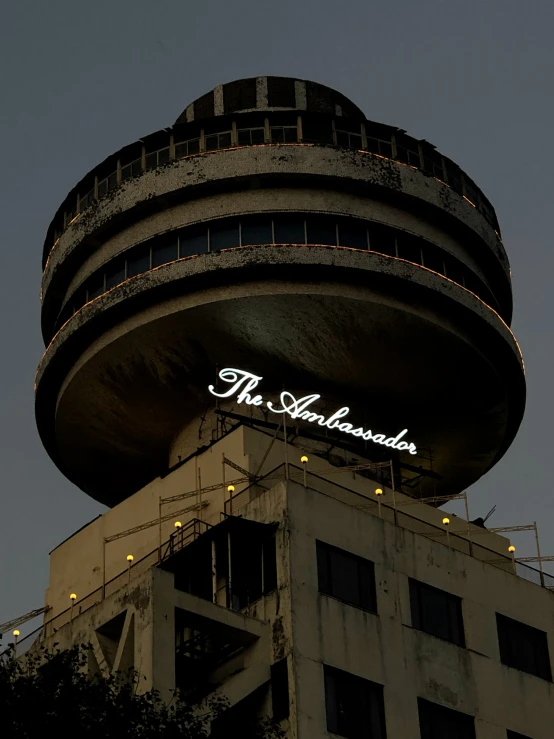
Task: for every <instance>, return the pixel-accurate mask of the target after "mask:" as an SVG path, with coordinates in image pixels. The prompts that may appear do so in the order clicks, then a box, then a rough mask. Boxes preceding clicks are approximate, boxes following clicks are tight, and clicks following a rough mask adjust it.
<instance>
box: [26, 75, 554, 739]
mask: <svg viewBox="0 0 554 739" xmlns="http://www.w3.org/2000/svg"><path fill="white" fill-rule="evenodd" d="M43 265H44V275H43V288H42V301H43V303H42V306H43V310H42V326H43V333H44V338H45V343H46V346H47V348H46V352H45V354H44V357H43V359H42V361H41V364H40V366H39V370H38V373H37V385H36V415H37V423H38V427H39V432H40V434H41V438H42V440H43V443H44V445H45V447H46V449H47V451H48V453H49V454H50V456H51V457H52V459H53V461H54V462H55V463H56V464H57V465H58V467H59V468H60V470H61V471H62V472H63V473H64V474H65V475H66V476H67V477H68V478H69V479H70V480H72V481H73V482H74V483H75V484H76V485H77V486H78V487H80V488H81V489H82V490H83V491H84V492H86V493H87V494H89V495H91V496H93V497H94V498H96V499H97V500H99V501H101V502H103V503H105V504H106V505H108V506H109V508H110V510H109V511H108V512H106V513H105V514H103V515H102V516H100V517H99V518H97V519H96V520H94V521H93V522H91V523H90V524H89V525H88V526H86V527H85V528H84V529H82V530H80V531H78V532H76V533H75V534H74V535H73V536H71V537H70V538H69V539H68V540H67V541H65V542H63V543H62V544H60V545H59V547H57V548H56V549H55V550H54V551H53V552H52V553H51V578H50V585H49V589H48V591H47V594H46V602H47V604H48V606H49V610H48V612H47V614H46V617H45V624H44V626H43V629H42V632H41V639H42V640H43V641H46V643H52V642H53V641H54V640H55V641H57V642H59V643H61V644H62V645H70V644H72V643H75V642H79V641H86V642H91V643H92V645H93V648H92V650H91V653H90V669H91V671H93V672H94V671H101V672H104V673H109V672H110V671H112V670H122V669H125V668H128V667H131V666H132V667H135V668H136V669H138V670H139V671H141V672H142V673H143V674H144V675H145V676H146V678H147V681H146V683H145V684H146V685H149V686H152V687H156V688H157V689H159V690H160V691H162V694H166V695H169V694H170V691H171V690H172V689H174V688H175V687H176V686H177V687H179V688H180V689H182V690H184V691H185V692H187V694H188V695H189V696H190V697H191V699H192V700H195V701H196V700H197V701H200V700H202V698H205V697H206V696H209V695H212V694H214V693H216V692H217V693H221V694H224V695H225V696H226V697H227V699H228V701H229V705H230V708H229V710H228V711H227V712H226V714H225V716H224V717H223V718H222V720H221V723H220V725H219V726H216V727H214V735H215V733H216V732H217V733H221V735H225V736H230V735H238V734H233V733H232V732H235V733H236V732H237V731H239V730H240V726H241V723H242V722H244V720H245V717H246V716H254V715H272V716H273V717H274V718H275V719H276V720H278V721H280V722H281V725H282V726H283V728H284V729H285V730H286V732H287V734H288V736H290V737H298V738H299V739H302V737H310V739H312V738H315V737H327V736H333V735H338V736H344V737H379V738H381V737H385V736H387V737H389V739H391V738H392V739H396V738H398V739H400V738H401V737H402V739H405V738H407V737H414V739H415V737H419V736H421V737H423V739H426V738H427V737H429V738H432V739H434V738H435V737H442V736H448V737H451V736H452V737H460V739H465V738H466V737H477V738H478V739H485V737H487V738H488V737H491V738H492V739H496V738H498V739H500V737H506V736H508V737H512V738H513V737H518V736H528V737H533V738H535V739H543V738H544V739H546V737H547V736H550V734H551V730H550V727H551V725H552V723H553V719H554V702H553V696H552V692H551V691H552V676H551V671H550V660H549V652H548V643H549V642H551V641H552V639H553V638H554V637H553V629H554V621H553V619H552V616H551V613H552V608H551V606H552V604H551V598H552V593H551V592H550V589H549V582H547V579H548V578H546V576H545V575H544V574H543V573H542V571H541V572H539V571H535V570H533V569H531V568H529V567H523V566H522V565H519V564H518V563H517V562H516V560H515V558H514V554H513V552H510V551H509V550H508V547H509V544H510V542H509V540H508V539H506V538H505V537H503V536H500V535H498V534H497V533H494V532H491V531H487V530H486V529H485V528H484V527H483V526H482V525H478V523H471V522H470V521H469V520H462V519H460V518H456V517H450V518H448V517H445V515H444V513H443V512H442V511H440V510H439V506H440V505H441V504H442V503H444V502H445V501H447V500H451V499H452V498H456V497H459V496H460V494H461V493H462V492H463V490H464V489H465V487H466V486H467V485H470V484H471V483H473V482H475V481H476V480H477V479H479V478H480V477H481V476H482V475H483V474H485V473H486V471H487V470H488V469H490V467H492V466H493V465H494V464H495V463H496V462H497V461H498V460H499V459H500V458H501V456H502V455H503V454H504V452H505V451H506V449H507V448H508V447H509V445H510V443H511V442H512V440H513V438H514V436H515V434H516V432H517V429H518V427H519V424H520V422H521V418H522V415H523V408H524V403H525V381H524V371H523V361H522V358H521V353H520V351H519V347H518V345H517V341H516V340H515V337H514V336H513V334H512V332H511V331H510V328H509V323H510V319H511V311H512V297H511V285H510V270H509V264H508V260H507V257H506V254H505V251H504V248H503V245H502V241H501V237H500V231H499V227H498V223H497V221H496V216H495V213H494V210H493V208H492V206H491V205H490V203H489V201H488V200H487V199H486V197H485V196H484V195H483V193H482V192H481V191H480V190H479V188H478V187H477V186H476V185H475V183H473V181H472V180H471V179H470V178H469V176H467V175H466V174H465V173H464V172H462V171H461V170H460V169H459V167H457V166H456V165H455V164H454V163H453V162H452V161H451V160H450V159H448V158H447V157H445V156H444V155H442V154H440V153H439V152H437V151H436V149H435V148H434V147H433V146H432V145H431V144H429V143H428V142H426V141H417V140H415V139H413V138H411V137H410V136H408V135H407V134H406V132H405V131H403V130H401V129H397V128H394V127H391V126H385V125H383V124H378V123H375V122H373V121H369V120H367V119H366V118H365V116H364V115H363V113H362V112H361V111H360V110H359V109H358V108H357V107H356V106H355V105H354V104H353V103H352V102H351V101H349V100H348V99H347V98H345V97H344V96H343V95H341V94H340V93H338V92H336V91H334V90H331V89H329V88H326V87H324V86H322V85H318V84H315V83H312V82H307V81H303V80H294V79H289V78H272V77H258V78H252V79H248V80H240V81H237V82H233V83H229V84H227V85H222V86H219V87H217V88H215V90H213V91H212V92H210V93H208V94H207V95H204V96H203V97H202V98H199V99H198V100H196V101H195V102H194V103H192V104H191V105H189V106H188V107H187V108H186V109H185V110H184V111H183V113H182V114H181V115H180V116H179V118H178V119H177V121H176V123H175V124H174V125H173V126H172V127H170V128H168V129H163V130H162V131H159V132H157V133H155V134H152V135H150V136H146V137H144V138H143V139H141V140H140V141H139V142H136V143H134V144H131V145H130V146H128V147H125V148H124V149H122V150H121V151H119V152H117V153H116V154H114V155H112V156H111V157H109V158H108V159H106V160H105V161H104V162H103V163H102V164H101V165H99V166H98V167H97V168H95V169H94V170H93V171H92V172H91V173H89V174H88V175H87V176H86V177H85V178H83V180H82V181H81V182H80V183H78V185H77V186H76V187H75V188H74V189H73V190H72V191H71V193H70V194H69V195H68V197H67V199H66V201H65V202H64V203H63V204H62V206H61V207H60V209H59V211H58V213H57V214H56V216H55V218H54V221H53V222H52V225H51V227H50V229H49V231H48V234H47V237H46V242H45V250H44V262H43ZM467 518H469V516H468V517H467ZM533 580H536V582H533ZM553 584H554V583H553ZM70 596H71V597H70Z"/></svg>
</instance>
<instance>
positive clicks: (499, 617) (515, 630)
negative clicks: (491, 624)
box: [496, 612, 552, 683]
mask: <svg viewBox="0 0 554 739" xmlns="http://www.w3.org/2000/svg"><path fill="white" fill-rule="evenodd" d="M510 624H511V625H512V626H511V629H512V638H511V639H508V633H507V631H505V630H504V629H508V628H510ZM501 625H503V626H501ZM501 632H504V633H501ZM496 633H497V637H498V650H499V653H500V662H501V663H502V664H503V665H504V666H505V667H511V668H512V669H514V670H519V671H520V672H524V673H525V674H527V675H534V676H535V677H538V678H540V679H541V680H546V681H547V682H550V683H551V682H552V662H551V660H550V647H549V644H548V632H546V631H543V630H542V629H538V628H537V627H536V626H530V625H529V624H526V623H524V622H523V621H518V620H516V619H514V618H510V616H505V615H504V614H503V613H498V612H497V613H496ZM526 634H527V636H532V637H533V640H534V643H533V644H532V645H531V646H532V652H533V659H534V662H535V664H536V665H537V669H536V670H535V671H531V670H530V669H528V668H527V666H524V667H522V666H521V662H520V663H519V664H516V662H517V661H518V659H517V655H515V654H514V652H513V650H511V649H508V651H506V649H505V648H506V647H509V646H510V645H511V644H513V643H515V642H518V643H519V644H520V645H521V637H522V636H525V635H526ZM538 640H542V641H543V644H539V643H538ZM544 647H546V649H545V648H544ZM538 655H546V662H545V663H544V664H541V658H540V657H539V658H538ZM542 667H544V668H545V669H544V671H543V670H542V669H541V668H542Z"/></svg>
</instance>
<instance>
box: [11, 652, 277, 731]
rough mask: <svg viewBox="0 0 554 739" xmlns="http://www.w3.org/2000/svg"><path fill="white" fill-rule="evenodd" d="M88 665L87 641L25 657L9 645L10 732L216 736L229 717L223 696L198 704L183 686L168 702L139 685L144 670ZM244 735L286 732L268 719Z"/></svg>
mask: <svg viewBox="0 0 554 739" xmlns="http://www.w3.org/2000/svg"><path fill="white" fill-rule="evenodd" d="M87 664H88V649H87V647H85V646H75V647H73V648H71V649H69V650H67V651H63V652H61V651H54V652H48V651H47V650H46V649H44V648H43V649H42V650H38V651H37V652H36V653H32V654H26V655H25V656H24V657H22V658H19V659H16V658H15V655H14V650H13V647H9V648H8V649H7V650H6V651H5V652H4V653H3V654H2V655H0V735H1V736H2V737H3V739H39V738H40V739H44V737H45V736H46V737H50V736H60V737H64V736H75V737H78V739H128V738H129V739H130V738H131V737H132V738H133V739H154V737H155V738H156V739H160V737H161V738H162V739H174V738H175V739H177V738H178V739H201V738H202V737H208V736H210V731H211V724H212V721H214V720H216V723H220V724H221V723H223V724H224V718H225V710H226V707H227V706H226V703H225V701H224V700H223V699H221V698H220V697H216V698H212V699H210V700H208V701H206V702H204V703H203V704H202V706H200V707H196V706H193V705H191V704H190V703H188V702H187V701H186V700H185V699H184V697H183V696H181V695H180V694H179V693H175V695H174V698H173V700H172V701H171V703H170V704H169V705H167V704H166V703H164V701H163V700H162V699H161V697H160V695H159V694H158V692H157V691H155V690H149V691H145V692H140V691H139V690H138V687H139V682H140V677H139V675H138V674H137V673H136V672H134V671H132V672H129V673H125V674H119V675H118V674H116V675H112V676H110V677H107V678H106V677H102V676H99V675H94V676H92V677H89V676H88V674H87V672H88V670H87ZM218 735H219V732H218ZM227 736H228V737H229V739H231V735H230V734H227ZM240 737H241V739H279V737H284V733H283V732H282V731H281V729H280V728H279V726H278V725H277V724H275V723H274V722H273V721H271V720H270V719H263V720H261V721H253V722H252V723H250V724H249V725H244V726H241V727H240Z"/></svg>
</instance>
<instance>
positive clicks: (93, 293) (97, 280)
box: [87, 272, 105, 300]
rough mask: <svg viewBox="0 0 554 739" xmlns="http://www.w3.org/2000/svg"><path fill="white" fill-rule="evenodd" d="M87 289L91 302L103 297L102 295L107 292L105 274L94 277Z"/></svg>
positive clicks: (101, 273)
mask: <svg viewBox="0 0 554 739" xmlns="http://www.w3.org/2000/svg"><path fill="white" fill-rule="evenodd" d="M87 289H88V299H89V300H94V298H97V297H98V296H99V295H102V293H103V292H105V287H104V273H103V272H100V273H98V272H97V273H96V274H94V275H92V277H91V278H90V279H89V280H88V283H87Z"/></svg>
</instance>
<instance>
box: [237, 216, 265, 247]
mask: <svg viewBox="0 0 554 739" xmlns="http://www.w3.org/2000/svg"><path fill="white" fill-rule="evenodd" d="M240 237H241V238H240V241H241V244H242V245H243V246H246V245H248V244H272V243H273V236H272V233H271V216H266V217H265V218H245V219H244V220H243V221H242V222H241V234H240Z"/></svg>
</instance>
